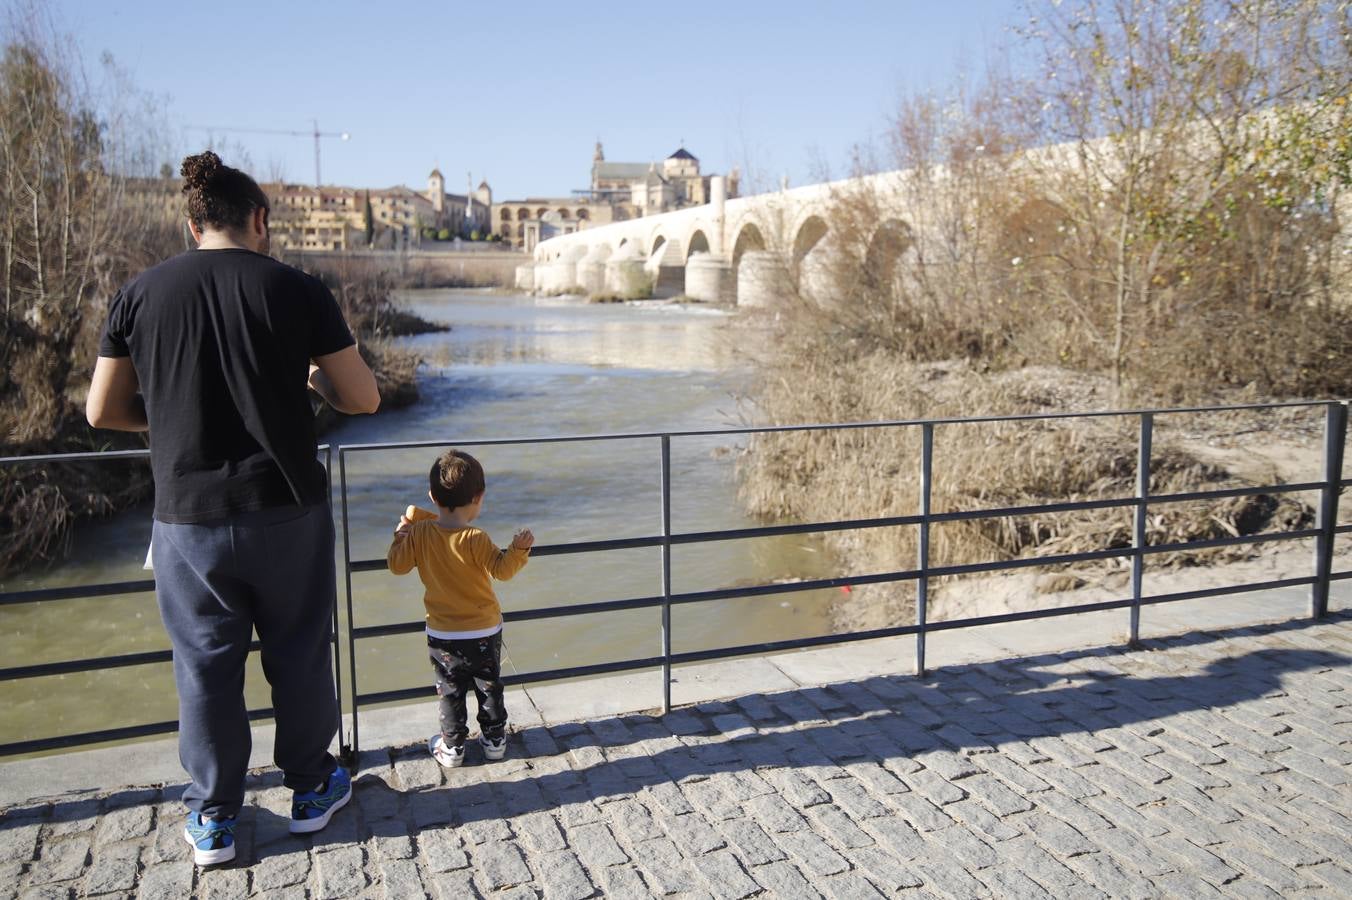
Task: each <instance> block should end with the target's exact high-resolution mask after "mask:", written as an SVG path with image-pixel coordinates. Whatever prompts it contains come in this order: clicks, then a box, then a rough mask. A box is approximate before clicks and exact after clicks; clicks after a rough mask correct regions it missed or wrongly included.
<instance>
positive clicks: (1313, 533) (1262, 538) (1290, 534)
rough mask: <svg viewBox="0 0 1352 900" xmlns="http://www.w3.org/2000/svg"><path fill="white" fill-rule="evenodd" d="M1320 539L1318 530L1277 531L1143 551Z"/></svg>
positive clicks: (1151, 546)
mask: <svg viewBox="0 0 1352 900" xmlns="http://www.w3.org/2000/svg"><path fill="white" fill-rule="evenodd" d="M1312 537H1319V529H1318V528H1305V529H1301V530H1300V531H1276V532H1272V533H1271V534H1241V535H1239V536H1237V537H1223V538H1207V539H1206V540H1204V541H1180V542H1178V543H1174V544H1151V545H1150V546H1148V547H1143V548H1142V549H1141V552H1142V553H1146V554H1152V553H1174V552H1177V551H1185V550H1206V549H1209V548H1212V547H1230V546H1234V545H1235V544H1268V543H1272V542H1273V541H1296V540H1301V539H1303V538H1312Z"/></svg>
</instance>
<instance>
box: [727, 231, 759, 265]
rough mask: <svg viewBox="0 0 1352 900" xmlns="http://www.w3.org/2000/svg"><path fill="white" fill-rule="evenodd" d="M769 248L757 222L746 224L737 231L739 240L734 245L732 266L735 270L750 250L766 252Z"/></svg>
mask: <svg viewBox="0 0 1352 900" xmlns="http://www.w3.org/2000/svg"><path fill="white" fill-rule="evenodd" d="M766 249H768V246H767V245H766V243H765V235H763V234H762V233H761V230H760V227H759V226H758V225H756V223H755V222H745V223H743V224H742V227H741V228H740V229H738V231H737V239H736V240H734V241H733V243H732V265H733V268H736V267H737V264H738V263H740V262H741V261H742V256H743V254H745V253H746V252H747V251H749V250H766Z"/></svg>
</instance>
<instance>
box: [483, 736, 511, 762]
mask: <svg viewBox="0 0 1352 900" xmlns="http://www.w3.org/2000/svg"><path fill="white" fill-rule="evenodd" d="M479 745H480V746H481V747H483V748H484V758H485V759H502V758H503V757H504V756H506V755H507V735H505V734H504V735H503V736H502V737H500V738H498V739H497V740H496V741H495V740H493V739H491V738H486V737H484V736H483V735H479Z"/></svg>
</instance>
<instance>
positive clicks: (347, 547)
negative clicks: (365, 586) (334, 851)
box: [338, 447, 361, 763]
mask: <svg viewBox="0 0 1352 900" xmlns="http://www.w3.org/2000/svg"><path fill="white" fill-rule="evenodd" d="M338 481H339V488H340V492H341V497H342V500H343V581H344V584H345V586H346V589H347V659H348V664H349V665H350V666H352V677H351V678H350V679H348V680H349V681H350V682H351V683H352V761H353V762H354V763H355V762H356V759H357V753H358V752H359V751H360V749H361V742H360V739H359V734H358V729H359V728H360V726H359V725H358V721H359V719H360V711H359V710H358V709H357V637H356V635H355V634H354V632H355V630H356V628H355V626H356V622H355V621H353V619H352V537H351V535H352V530H351V528H350V527H349V526H348V520H347V455H346V453H344V451H343V448H342V447H339V448H338Z"/></svg>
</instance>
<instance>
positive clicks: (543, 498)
mask: <svg viewBox="0 0 1352 900" xmlns="http://www.w3.org/2000/svg"><path fill="white" fill-rule="evenodd" d="M402 300H403V302H404V303H405V305H406V306H408V308H410V309H411V310H412V311H414V312H416V313H418V314H419V315H421V316H423V317H424V318H427V319H430V320H434V321H440V322H445V323H447V324H450V325H451V326H452V330H451V331H449V332H442V333H432V334H425V335H419V336H416V337H411V338H404V339H401V341H402V342H404V343H406V344H407V345H408V346H410V347H412V348H414V349H416V350H417V351H418V353H419V354H420V355H421V356H422V358H423V359H424V360H425V361H426V364H425V366H424V370H423V373H422V375H421V377H420V383H419V388H420V391H421V399H420V401H419V402H418V403H417V404H415V405H413V406H411V407H408V408H405V409H401V410H394V411H390V412H385V413H381V414H379V415H376V416H369V417H360V418H354V419H348V420H346V421H344V422H342V423H341V424H339V425H338V426H337V427H336V428H334V429H332V430H331V431H330V432H329V433H328V434H327V435H325V438H324V439H325V440H326V441H328V442H330V443H332V444H334V445H340V444H346V445H351V444H365V443H386V442H402V441H430V440H435V441H439V442H444V443H445V444H446V445H447V446H453V445H456V444H457V443H459V442H465V441H473V440H487V439H499V438H530V437H543V436H549V435H588V434H603V433H622V432H651V431H673V430H690V429H713V428H722V427H731V426H735V425H737V424H739V422H740V419H739V415H738V403H737V399H736V397H737V394H738V392H739V388H740V387H741V386H742V384H743V382H744V379H745V378H746V377H747V374H748V373H747V372H746V370H745V368H744V367H743V364H742V362H741V361H740V360H741V357H740V355H739V354H738V353H737V350H736V346H735V340H736V337H735V333H733V332H732V331H731V329H730V327H729V326H730V321H729V318H728V316H727V314H725V313H723V312H721V311H718V310H712V309H708V308H701V307H692V306H674V305H665V304H653V303H641V304H626V305H596V304H586V303H582V302H580V301H575V300H568V299H533V298H530V297H524V296H514V295H503V294H493V293H487V292H465V291H413V292H408V293H407V294H405V295H403V297H402ZM740 441H741V439H740V438H736V437H699V438H675V439H673V441H672V449H671V463H672V466H671V467H672V491H671V496H672V528H673V530H674V531H675V532H677V533H680V532H688V531H705V530H715V529H727V528H739V527H750V526H751V525H753V524H755V523H753V522H752V521H750V520H749V519H748V518H747V517H746V516H745V515H744V514H743V513H742V511H741V507H740V505H739V504H738V502H737V491H736V481H735V459H736V455H737V453H738V451H739V448H740V446H741V444H740ZM469 449H471V450H472V452H474V453H475V455H476V456H478V457H479V459H480V460H481V461H482V462H483V464H484V468H485V470H486V473H487V492H486V498H485V503H484V512H483V515H482V517H481V519H480V521H479V524H480V525H481V526H482V527H483V528H484V529H485V530H486V531H487V532H488V533H489V534H490V535H491V536H492V537H493V538H494V539H495V540H496V541H497V542H498V543H499V544H500V545H503V544H506V543H507V542H508V541H509V540H510V538H511V534H512V532H513V531H514V530H515V529H516V528H519V527H522V526H529V527H530V528H532V529H533V530H534V532H535V535H536V540H537V542H538V543H539V544H541V545H545V544H562V543H573V542H577V541H592V540H605V539H611V538H622V537H640V536H647V535H655V534H658V533H659V532H660V529H661V516H660V503H659V501H660V449H659V444H658V441H657V440H656V439H651V438H650V439H632V440H631V439H626V440H619V441H593V442H583V443H556V444H535V445H514V446H489V447H482V448H469ZM436 454H437V451H436V450H434V449H429V448H422V449H403V450H381V451H377V452H370V453H360V454H354V455H349V457H348V465H347V476H348V504H349V521H350V528H351V542H352V557H353V559H358V560H360V559H374V558H382V557H383V556H384V554H385V550H386V548H387V546H388V542H389V537H390V533H391V530H392V529H393V526H394V524H395V523H396V521H397V519H398V516H399V513H400V511H401V510H402V509H403V508H404V507H405V506H406V505H408V504H410V503H419V504H422V505H424V506H427V505H430V501H428V500H427V496H426V495H427V471H428V468H429V467H430V465H431V463H432V461H433V459H434V458H435V457H436ZM334 466H335V471H334V477H335V481H336V480H337V462H336V460H335V463H334ZM149 533H150V519H149V509H148V508H146V509H140V510H133V511H130V512H127V513H123V514H120V515H118V516H115V517H113V518H112V519H110V520H106V521H102V522H96V523H91V524H89V525H86V526H83V527H81V528H79V529H77V531H76V534H75V536H74V539H73V545H72V553H71V554H70V557H69V558H68V559H67V560H66V561H64V562H63V563H61V564H59V565H57V566H55V567H53V568H51V569H47V570H42V571H36V572H28V573H24V574H22V575H18V576H14V577H11V578H9V579H7V580H6V581H5V582H4V583H3V584H0V589H3V590H21V589H29V588H35V587H53V586H58V585H67V584H80V583H90V582H96V581H120V580H131V579H139V578H144V577H146V575H147V573H145V572H143V571H142V570H141V563H142V561H143V559H144V556H145V547H146V544H147V542H148V540H149ZM338 552H339V553H340V554H341V553H342V538H341V533H340V536H339V547H338ZM672 563H673V576H672V589H673V590H674V591H677V592H685V591H697V590H710V589H715V588H722V587H729V586H734V585H743V584H753V583H756V584H759V583H765V582H769V581H774V580H778V579H786V578H811V577H819V576H822V575H825V574H828V573H827V572H826V565H827V560H826V559H825V553H824V551H823V549H822V547H821V546H820V545H819V544H817V543H816V542H815V541H814V540H813V539H812V538H811V537H809V536H790V537H778V538H755V539H746V540H737V541H721V542H716V543H708V544H695V545H678V546H676V547H674V548H673V550H672ZM661 587H662V582H661V569H660V553H659V551H658V550H657V549H655V548H644V549H636V550H623V551H610V552H605V553H587V554H577V555H568V556H550V557H541V558H538V559H535V560H533V561H532V562H531V563H530V564H529V565H528V566H527V567H526V568H525V569H524V570H523V571H522V572H521V573H520V574H519V575H517V577H516V578H514V579H512V580H511V581H510V582H507V583H503V584H500V585H499V586H498V594H499V597H500V599H501V601H502V605H503V607H504V608H505V609H509V610H511V609H528V608H533V607H543V606H555V605H561V604H568V603H589V602H594V601H600V600H617V599H623V598H628V597H641V596H652V595H655V594H660V593H661ZM352 589H353V608H354V616H353V618H354V621H355V622H356V623H357V624H358V625H362V626H365V625H378V624H386V623H394V622H410V621H414V620H418V619H420V618H421V615H422V605H421V596H422V592H421V584H420V583H419V582H418V580H417V576H416V574H410V575H408V576H405V577H402V578H396V577H394V576H392V575H390V574H389V573H388V572H385V571H381V572H371V573H359V574H356V575H354V576H353V579H352ZM339 595H340V596H339V600H340V603H342V602H343V600H344V599H345V598H344V596H343V585H342V579H341V577H340V579H339ZM830 600H831V594H830V593H828V592H825V591H815V592H800V593H789V594H782V595H775V596H766V597H758V598H750V599H741V600H722V601H714V602H708V603H696V604H686V605H681V606H677V607H676V608H675V609H674V610H673V613H672V645H673V649H675V650H676V651H678V652H679V651H684V650H695V649H706V648H712V647H722V646H733V645H737V644H744V643H752V642H760V641H768V640H778V639H784V638H790V637H803V636H810V635H817V634H823V633H825V632H826V631H827V630H828V628H829V623H828V619H827V607H828V605H829V603H830ZM0 634H2V635H3V636H4V640H5V647H6V653H5V656H6V658H7V660H9V661H8V662H7V663H6V665H22V664H27V663H34V662H38V661H44V660H54V659H68V658H74V657H81V656H107V655H112V654H118V653H130V652H139V651H145V650H153V649H162V648H164V647H165V646H167V642H166V640H165V637H164V634H163V631H162V629H161V626H160V623H159V616H158V612H157V611H156V608H155V601H154V595H153V594H150V593H144V594H133V595H124V596H112V597H100V598H93V599H86V600H67V601H54V602H47V603H38V604H25V605H19V606H11V607H6V608H3V609H0ZM660 634H661V632H660V611H659V610H658V609H643V610H634V611H627V612H612V613H605V614H594V615H586V616H577V617H569V618H554V619H545V620H530V621H525V622H517V623H511V624H510V625H509V626H508V627H507V630H506V632H505V645H506V654H505V660H504V666H503V668H504V671H506V672H508V673H512V672H521V673H525V672H531V671H540V670H545V669H553V668H558V667H563V666H577V665H587V664H590V663H598V662H605V661H611V660H621V659H634V658H642V657H647V656H651V655H655V654H657V653H659V652H660V647H661V644H660ZM342 650H343V654H344V657H346V654H347V647H346V643H345V642H344V644H343V647H342ZM346 662H347V661H346V658H345V659H344V663H345V665H344V669H345V671H344V678H346V677H347V672H346V668H347V666H346ZM357 670H358V676H359V686H360V689H361V691H362V692H363V693H366V692H371V691H381V690H389V689H396V688H406V687H414V686H418V685H420V684H424V683H427V684H430V673H429V667H428V665H427V662H426V657H425V654H424V653H423V651H422V649H421V638H420V637H419V636H418V635H398V636H391V637H382V638H372V639H367V640H363V641H361V642H359V645H358V650H357ZM248 694H249V702H250V706H267V705H268V699H267V690H266V684H265V682H264V680H263V678H262V676H261V672H260V671H259V670H258V668H257V665H256V660H255V661H254V664H253V665H252V667H251V671H250V674H249V689H248ZM429 694H430V688H429ZM0 699H2V700H3V702H0V730H2V731H3V734H4V736H5V737H4V740H6V741H9V740H23V739H28V738H36V737H44V736H48V735H51V734H57V733H66V732H80V731H88V730H94V729H99V728H107V727H114V726H117V725H125V724H132V723H138V722H150V721H158V720H162V719H173V718H175V717H176V705H175V700H174V694H173V684H172V674H171V672H170V668H169V666H168V664H163V665H153V666H137V667H131V668H117V669H108V670H105V671H98V672H91V673H78V674H72V675H65V676H53V677H48V678H35V679H23V680H18V681H11V682H7V683H5V684H0ZM346 704H347V697H346V687H345V690H344V705H345V707H346Z"/></svg>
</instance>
